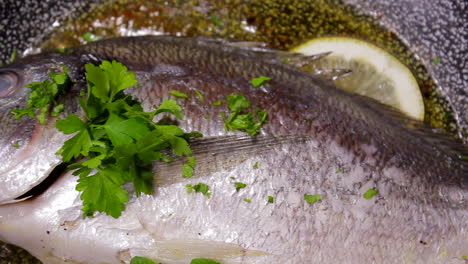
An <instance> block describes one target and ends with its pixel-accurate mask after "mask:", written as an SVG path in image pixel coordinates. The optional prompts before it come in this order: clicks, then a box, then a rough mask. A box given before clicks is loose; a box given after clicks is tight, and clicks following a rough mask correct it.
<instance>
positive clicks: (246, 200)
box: [243, 198, 252, 203]
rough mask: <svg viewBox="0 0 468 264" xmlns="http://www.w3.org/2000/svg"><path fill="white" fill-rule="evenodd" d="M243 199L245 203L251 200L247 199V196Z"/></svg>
mask: <svg viewBox="0 0 468 264" xmlns="http://www.w3.org/2000/svg"><path fill="white" fill-rule="evenodd" d="M243 200H244V201H245V202H247V203H251V202H252V200H250V199H247V198H244V199H243Z"/></svg>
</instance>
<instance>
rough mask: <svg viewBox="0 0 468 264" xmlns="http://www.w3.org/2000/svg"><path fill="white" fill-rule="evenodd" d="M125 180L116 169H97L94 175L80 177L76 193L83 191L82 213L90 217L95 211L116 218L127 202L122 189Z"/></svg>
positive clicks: (126, 196) (125, 194)
mask: <svg viewBox="0 0 468 264" xmlns="http://www.w3.org/2000/svg"><path fill="white" fill-rule="evenodd" d="M124 183H125V180H124V179H123V178H122V175H121V173H120V171H119V170H118V169H116V168H112V167H111V168H106V169H98V171H97V172H96V174H94V175H91V176H86V177H80V179H79V180H78V185H76V190H77V191H83V193H82V194H81V196H80V197H81V199H82V200H83V211H84V213H85V215H86V216H92V215H93V213H94V212H95V211H99V212H106V213H108V214H109V215H111V216H113V217H114V218H118V217H119V216H120V214H121V212H122V211H123V209H124V208H125V205H124V203H125V202H127V201H128V193H127V191H126V190H125V189H123V188H122V185H123V184H124Z"/></svg>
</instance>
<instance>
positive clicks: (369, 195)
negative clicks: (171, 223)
mask: <svg viewBox="0 0 468 264" xmlns="http://www.w3.org/2000/svg"><path fill="white" fill-rule="evenodd" d="M378 193H379V191H377V190H376V189H369V190H367V191H366V192H365V193H364V194H363V195H362V196H363V197H364V198H366V199H367V200H369V199H372V197H374V196H376V195H377V194H378Z"/></svg>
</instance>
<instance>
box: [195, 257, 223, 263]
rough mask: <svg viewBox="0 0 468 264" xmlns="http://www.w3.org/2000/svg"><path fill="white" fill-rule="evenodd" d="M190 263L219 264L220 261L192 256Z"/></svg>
mask: <svg viewBox="0 0 468 264" xmlns="http://www.w3.org/2000/svg"><path fill="white" fill-rule="evenodd" d="M190 264H221V262H218V261H216V260H213V259H207V258H194V259H192V261H190Z"/></svg>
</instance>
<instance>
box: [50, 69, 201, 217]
mask: <svg viewBox="0 0 468 264" xmlns="http://www.w3.org/2000/svg"><path fill="white" fill-rule="evenodd" d="M85 70H86V80H87V84H88V91H87V94H86V95H83V96H82V97H80V98H79V99H78V101H79V103H80V105H81V107H82V108H83V110H84V113H85V120H86V121H83V120H81V119H80V118H79V117H78V116H77V115H76V114H71V115H69V116H67V117H66V118H65V119H61V120H59V121H57V122H56V127H57V128H58V129H59V130H60V131H62V132H63V133H65V134H72V133H76V134H75V135H74V136H73V137H72V138H70V139H69V140H67V141H66V142H65V143H64V145H63V147H62V148H61V149H60V150H59V151H58V153H59V154H60V155H62V159H63V161H64V162H70V161H72V160H74V159H80V161H79V162H76V163H73V164H71V165H70V166H69V167H70V168H71V169H76V170H75V171H74V173H73V174H74V175H77V176H79V180H78V185H77V186H76V190H78V191H81V192H82V194H81V199H82V200H83V211H84V214H85V216H93V214H94V213H95V212H96V211H98V212H105V213H106V214H108V215H111V216H113V217H115V218H117V217H119V216H120V215H121V213H122V211H123V210H124V209H125V205H124V204H125V202H127V201H128V191H127V190H126V189H124V188H123V187H122V186H123V185H124V184H125V183H127V182H132V183H133V187H134V189H135V193H136V195H137V196H140V195H141V194H142V193H145V194H151V193H152V191H153V173H152V169H151V167H152V163H153V162H154V161H162V162H169V161H172V159H173V158H172V156H170V155H169V154H168V153H167V151H165V150H166V149H171V150H172V153H173V154H174V155H175V156H184V155H189V154H191V149H190V147H189V142H188V141H189V139H190V138H191V137H197V136H201V134H200V133H185V132H184V131H183V130H182V129H181V128H179V127H178V126H175V125H166V124H161V123H155V122H153V121H152V120H153V118H154V117H155V116H156V115H158V114H161V113H168V114H171V115H173V116H175V117H176V118H179V119H182V118H183V114H182V112H181V110H182V108H181V107H180V106H179V105H178V104H177V102H176V101H175V100H167V99H166V100H163V102H162V103H161V104H160V105H159V107H158V108H157V109H155V110H154V111H151V112H145V111H143V108H142V107H141V104H140V103H139V102H137V101H135V100H134V99H133V98H132V97H131V96H129V95H125V94H124V93H123V91H124V90H125V89H127V88H129V87H132V86H135V85H137V79H136V77H135V74H133V73H131V72H127V68H126V67H125V66H124V65H122V64H121V63H119V62H116V61H112V62H109V61H103V62H102V64H101V65H99V66H95V65H93V64H86V65H85ZM190 161H191V162H190V164H189V165H191V166H190V167H193V166H194V161H192V159H190Z"/></svg>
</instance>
